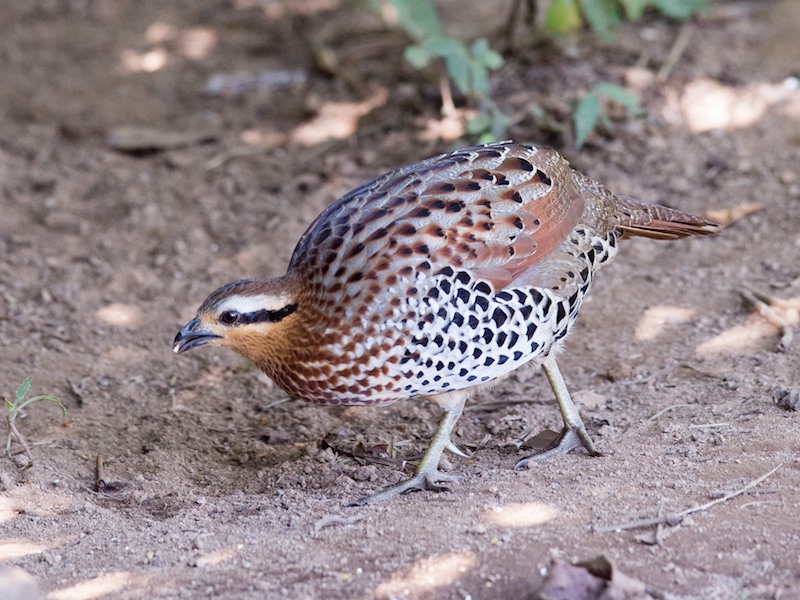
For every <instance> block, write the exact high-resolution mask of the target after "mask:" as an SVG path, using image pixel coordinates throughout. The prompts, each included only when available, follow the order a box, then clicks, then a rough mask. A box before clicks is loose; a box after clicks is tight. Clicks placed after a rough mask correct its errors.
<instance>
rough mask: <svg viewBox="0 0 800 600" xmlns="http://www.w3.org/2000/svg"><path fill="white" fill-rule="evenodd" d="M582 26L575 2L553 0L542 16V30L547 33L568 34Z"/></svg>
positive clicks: (571, 0) (572, 0)
mask: <svg viewBox="0 0 800 600" xmlns="http://www.w3.org/2000/svg"><path fill="white" fill-rule="evenodd" d="M581 25H583V19H582V18H581V11H580V8H579V7H578V3H577V0H553V2H551V3H550V6H549V8H548V9H547V13H545V16H544V29H545V31H547V32H548V33H569V32H570V31H575V30H577V29H580V27H581Z"/></svg>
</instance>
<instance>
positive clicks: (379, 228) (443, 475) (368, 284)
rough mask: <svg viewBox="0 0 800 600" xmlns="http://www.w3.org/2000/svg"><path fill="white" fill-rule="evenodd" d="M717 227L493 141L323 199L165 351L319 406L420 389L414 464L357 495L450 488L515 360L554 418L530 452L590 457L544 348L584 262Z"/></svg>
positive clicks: (549, 347)
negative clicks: (463, 446)
mask: <svg viewBox="0 0 800 600" xmlns="http://www.w3.org/2000/svg"><path fill="white" fill-rule="evenodd" d="M720 229H721V226H720V225H719V224H718V223H716V222H714V221H711V220H709V219H706V218H703V217H700V216H695V215H692V214H689V213H686V212H682V211H679V210H676V209H673V208H669V207H667V206H662V205H659V204H652V203H647V202H642V201H639V200H635V199H633V198H629V197H626V196H620V195H615V194H613V193H612V192H610V191H609V190H608V189H606V188H605V187H604V186H603V185H601V184H599V183H597V182H595V181H593V180H592V179H590V178H588V177H586V176H584V175H581V174H580V173H578V172H577V171H575V170H573V169H572V167H571V166H570V164H569V162H567V160H566V159H565V158H563V157H562V156H561V155H560V154H559V153H558V152H557V151H556V150H553V149H549V148H543V147H537V146H533V145H530V144H522V143H514V142H510V141H507V142H496V143H491V144H485V145H481V146H473V147H469V148H465V149H462V150H458V151H454V152H450V153H447V154H441V155H439V156H436V157H433V158H429V159H427V160H423V161H421V162H417V163H415V164H411V165H408V166H405V167H402V168H400V169H398V170H395V171H392V172H390V173H387V174H385V175H383V176H381V177H378V178H376V179H374V180H372V181H370V182H368V183H365V184H363V185H361V186H360V187H358V188H356V189H354V190H352V191H351V192H349V193H347V194H346V195H344V196H343V197H341V198H340V199H338V200H336V201H335V202H334V203H333V204H331V205H330V206H328V208H327V209H326V210H324V211H323V212H322V213H321V214H320V215H319V216H318V217H317V218H316V220H314V221H313V222H312V223H311V225H310V226H309V227H308V229H307V230H306V232H305V233H304V234H303V235H302V236H301V238H300V240H299V242H298V243H297V246H296V248H295V249H294V252H293V254H292V257H291V259H290V261H289V265H288V269H287V271H286V274H285V275H282V276H279V277H274V278H268V279H240V280H237V281H234V282H232V283H228V284H226V285H224V286H222V287H220V288H219V289H217V290H216V291H214V292H212V293H211V294H210V295H209V296H208V298H207V299H206V300H205V301H204V302H203V303H202V304H201V305H200V308H199V309H198V311H197V315H196V316H195V317H194V318H193V319H192V320H190V321H189V322H188V323H187V324H186V325H185V326H184V327H183V328H182V329H181V330H180V332H179V333H178V334H177V336H176V337H175V339H174V342H173V351H174V352H175V353H176V354H179V353H183V352H186V351H188V350H192V349H194V348H197V347H199V346H204V345H209V346H223V347H227V348H230V349H231V350H233V351H235V352H237V353H239V354H240V355H242V356H244V357H245V358H247V359H249V360H250V361H252V362H253V363H255V365H257V366H258V367H259V368H260V369H261V370H262V371H263V372H264V373H265V374H266V375H267V376H269V377H270V378H271V379H272V380H273V381H274V382H275V383H276V384H277V385H278V386H279V387H281V388H282V389H283V390H284V391H285V392H287V393H288V394H289V395H290V396H292V397H293V398H296V399H299V400H303V401H306V402H310V403H314V404H317V405H325V406H341V405H384V404H389V403H392V402H397V401H401V400H409V399H414V398H427V399H429V400H432V401H433V402H434V403H435V404H437V405H438V406H439V407H441V409H442V410H443V415H442V417H441V421H440V423H439V426H438V428H437V429H436V431H435V433H434V435H433V437H432V439H431V441H430V444H429V446H428V449H427V451H426V452H425V454H424V455H423V458H422V460H421V461H420V462H419V465H418V467H417V468H416V470H415V472H414V474H413V475H412V476H410V477H408V478H407V479H404V480H401V481H400V482H399V483H397V484H395V485H391V486H389V487H387V488H385V489H383V490H381V491H378V492H377V493H374V494H372V495H370V496H367V497H365V498H363V499H361V500H359V501H358V502H357V504H371V503H375V502H380V501H384V500H387V499H389V498H392V497H394V496H397V495H398V494H402V493H404V492H408V491H412V490H443V489H449V487H448V486H449V484H450V482H452V481H454V480H456V479H458V476H456V475H453V474H451V473H447V472H443V471H441V470H440V460H441V457H442V454H443V452H444V451H445V450H448V451H451V452H453V453H455V454H457V455H461V456H466V454H465V453H464V452H462V451H461V450H460V449H459V448H458V447H457V446H456V445H455V444H454V443H453V441H452V440H451V434H452V432H453V428H454V426H455V424H456V422H457V421H458V419H459V417H460V416H461V414H462V412H463V410H464V406H465V403H466V402H467V400H468V399H469V398H470V397H471V396H473V395H474V394H475V393H476V392H478V391H479V390H481V389H485V388H487V387H488V386H491V385H493V384H494V383H496V382H497V381H498V380H500V379H501V378H503V377H504V376H506V375H508V374H509V373H512V372H513V371H515V370H517V369H519V368H520V367H523V366H526V365H527V366H533V367H541V369H542V370H543V371H544V374H545V376H546V377H547V380H548V381H549V383H550V386H551V388H552V391H553V394H554V395H555V398H556V401H557V403H558V407H559V410H560V412H561V416H562V419H563V422H564V425H563V428H562V429H561V431H560V433H559V434H558V435H557V436H556V437H555V439H554V440H553V441H552V442H551V443H550V444H549V446H547V447H546V448H544V449H542V450H540V451H539V452H536V453H534V454H533V455H531V456H529V457H526V458H524V459H522V460H520V461H519V462H518V463H517V465H516V466H517V467H522V466H526V465H528V463H530V462H531V461H537V460H542V459H544V458H548V457H551V456H554V455H557V454H563V453H566V452H569V451H571V450H573V449H575V448H579V447H584V448H585V449H586V451H587V452H588V454H590V455H592V456H597V455H600V452H598V450H597V448H596V447H595V444H594V442H593V440H592V438H591V437H590V436H589V434H588V432H587V430H586V427H585V425H584V423H583V421H582V420H581V417H580V414H579V411H578V409H577V408H576V406H575V404H574V402H573V401H572V399H571V397H570V394H569V391H568V388H567V384H566V383H565V380H564V377H563V376H562V374H561V371H560V370H559V367H558V364H557V362H556V356H557V354H558V353H559V351H560V350H561V348H562V345H563V343H564V339H565V337H566V336H567V334H568V333H569V332H570V330H571V328H572V326H573V324H574V323H575V320H576V318H577V317H578V313H579V311H580V308H581V304H582V302H583V299H584V298H585V297H586V294H587V293H588V292H589V289H590V286H591V284H592V280H593V278H594V274H595V272H596V271H597V270H598V269H600V268H601V267H603V266H605V265H606V264H608V263H609V262H611V260H612V259H613V258H614V256H615V255H616V253H617V249H618V244H619V242H620V240H622V239H625V238H628V237H633V236H643V237H648V238H654V239H659V240H673V239H678V238H684V237H688V236H694V235H710V234H716V233H718V232H719V231H720Z"/></svg>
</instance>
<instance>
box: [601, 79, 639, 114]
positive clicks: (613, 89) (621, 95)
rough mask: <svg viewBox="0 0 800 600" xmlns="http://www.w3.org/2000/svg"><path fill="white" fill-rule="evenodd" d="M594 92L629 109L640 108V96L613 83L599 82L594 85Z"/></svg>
mask: <svg viewBox="0 0 800 600" xmlns="http://www.w3.org/2000/svg"><path fill="white" fill-rule="evenodd" d="M592 92H594V93H597V94H600V95H601V96H605V97H606V98H608V99H609V100H613V101H614V102H616V103H617V104H621V105H622V106H624V107H625V108H627V109H629V110H638V109H639V108H640V104H639V96H637V95H636V94H634V93H633V92H629V91H628V90H626V89H623V88H621V87H619V86H618V85H614V84H613V83H607V82H602V83H598V84H597V85H596V86H594V88H593V89H592Z"/></svg>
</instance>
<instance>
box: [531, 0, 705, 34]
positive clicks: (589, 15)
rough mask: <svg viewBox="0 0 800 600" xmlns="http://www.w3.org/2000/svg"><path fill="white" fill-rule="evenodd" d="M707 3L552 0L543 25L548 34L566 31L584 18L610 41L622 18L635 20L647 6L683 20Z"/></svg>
mask: <svg viewBox="0 0 800 600" xmlns="http://www.w3.org/2000/svg"><path fill="white" fill-rule="evenodd" d="M707 6H708V0H552V2H551V3H550V5H549V6H548V8H547V12H546V13H545V20H544V27H545V30H546V31H548V32H549V33H555V34H559V33H567V32H569V31H574V30H576V29H578V28H580V27H581V26H582V25H583V22H584V19H585V20H586V21H587V22H588V23H589V26H590V27H591V28H592V30H593V31H594V32H595V33H596V34H597V35H599V36H600V37H601V38H603V39H605V40H611V39H612V38H613V37H614V31H615V30H616V28H617V27H618V26H619V25H620V24H622V22H623V20H624V19H627V20H629V21H636V20H637V19H639V18H641V16H642V15H643V14H644V12H645V11H646V10H647V9H653V10H656V11H658V12H660V13H661V14H663V15H666V16H667V17H669V18H671V19H678V20H685V19H689V18H691V17H692V16H693V15H695V14H697V13H700V12H703V11H705V10H706V8H707Z"/></svg>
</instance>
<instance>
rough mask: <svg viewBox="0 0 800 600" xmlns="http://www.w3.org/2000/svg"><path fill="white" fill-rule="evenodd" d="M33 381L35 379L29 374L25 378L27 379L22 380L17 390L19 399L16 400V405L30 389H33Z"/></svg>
mask: <svg viewBox="0 0 800 600" xmlns="http://www.w3.org/2000/svg"><path fill="white" fill-rule="evenodd" d="M31 381H33V377H32V376H28V377H26V378H25V381H23V382H22V385H21V386H19V389H18V390H17V400H16V402H14V404H15V405H16V404H17V403H18V402H19V401H20V400H22V399H23V398H24V397H25V394H27V393H28V390H29V389H31Z"/></svg>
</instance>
